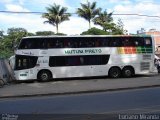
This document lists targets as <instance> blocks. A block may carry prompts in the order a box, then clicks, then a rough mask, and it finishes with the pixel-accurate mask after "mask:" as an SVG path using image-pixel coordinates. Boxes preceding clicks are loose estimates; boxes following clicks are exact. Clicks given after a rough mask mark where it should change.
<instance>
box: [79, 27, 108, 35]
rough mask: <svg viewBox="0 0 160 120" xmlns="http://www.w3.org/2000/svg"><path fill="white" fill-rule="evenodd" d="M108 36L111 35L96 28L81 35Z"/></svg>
mask: <svg viewBox="0 0 160 120" xmlns="http://www.w3.org/2000/svg"><path fill="white" fill-rule="evenodd" d="M108 34H109V33H108V32H105V31H103V30H100V29H98V28H95V27H93V28H91V29H89V30H87V31H84V32H82V33H81V35H108Z"/></svg>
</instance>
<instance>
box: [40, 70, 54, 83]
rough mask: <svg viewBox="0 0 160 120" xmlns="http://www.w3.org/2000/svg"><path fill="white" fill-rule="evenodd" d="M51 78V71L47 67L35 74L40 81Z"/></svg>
mask: <svg viewBox="0 0 160 120" xmlns="http://www.w3.org/2000/svg"><path fill="white" fill-rule="evenodd" d="M52 78H53V75H52V72H51V71H50V70H48V69H42V70H40V71H39V72H38V74H37V79H38V80H40V81H48V80H50V79H52Z"/></svg>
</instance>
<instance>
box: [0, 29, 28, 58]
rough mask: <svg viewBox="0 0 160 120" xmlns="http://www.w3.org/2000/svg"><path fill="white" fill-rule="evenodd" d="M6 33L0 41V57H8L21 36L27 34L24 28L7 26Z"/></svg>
mask: <svg viewBox="0 0 160 120" xmlns="http://www.w3.org/2000/svg"><path fill="white" fill-rule="evenodd" d="M7 34H8V35H5V36H3V38H2V39H1V41H0V57H1V58H8V57H10V56H11V55H13V53H14V48H15V47H16V46H17V45H18V44H19V42H20V40H21V39H22V37H25V36H27V30H25V29H24V28H9V29H8V30H7Z"/></svg>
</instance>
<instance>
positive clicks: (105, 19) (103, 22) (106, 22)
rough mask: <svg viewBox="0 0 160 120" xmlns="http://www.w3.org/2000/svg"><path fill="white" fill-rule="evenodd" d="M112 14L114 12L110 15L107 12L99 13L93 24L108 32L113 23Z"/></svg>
mask: <svg viewBox="0 0 160 120" xmlns="http://www.w3.org/2000/svg"><path fill="white" fill-rule="evenodd" d="M112 14H113V13H112V12H111V13H109V14H108V13H107V11H106V10H105V11H104V12H103V13H99V15H98V16H97V17H95V18H94V19H93V22H94V24H96V25H100V26H101V27H102V28H103V30H104V31H107V29H108V28H107V26H110V23H111V22H113V18H112Z"/></svg>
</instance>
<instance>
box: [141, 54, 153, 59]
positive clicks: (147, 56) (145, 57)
mask: <svg viewBox="0 0 160 120" xmlns="http://www.w3.org/2000/svg"><path fill="white" fill-rule="evenodd" d="M143 60H152V56H151V55H143Z"/></svg>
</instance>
